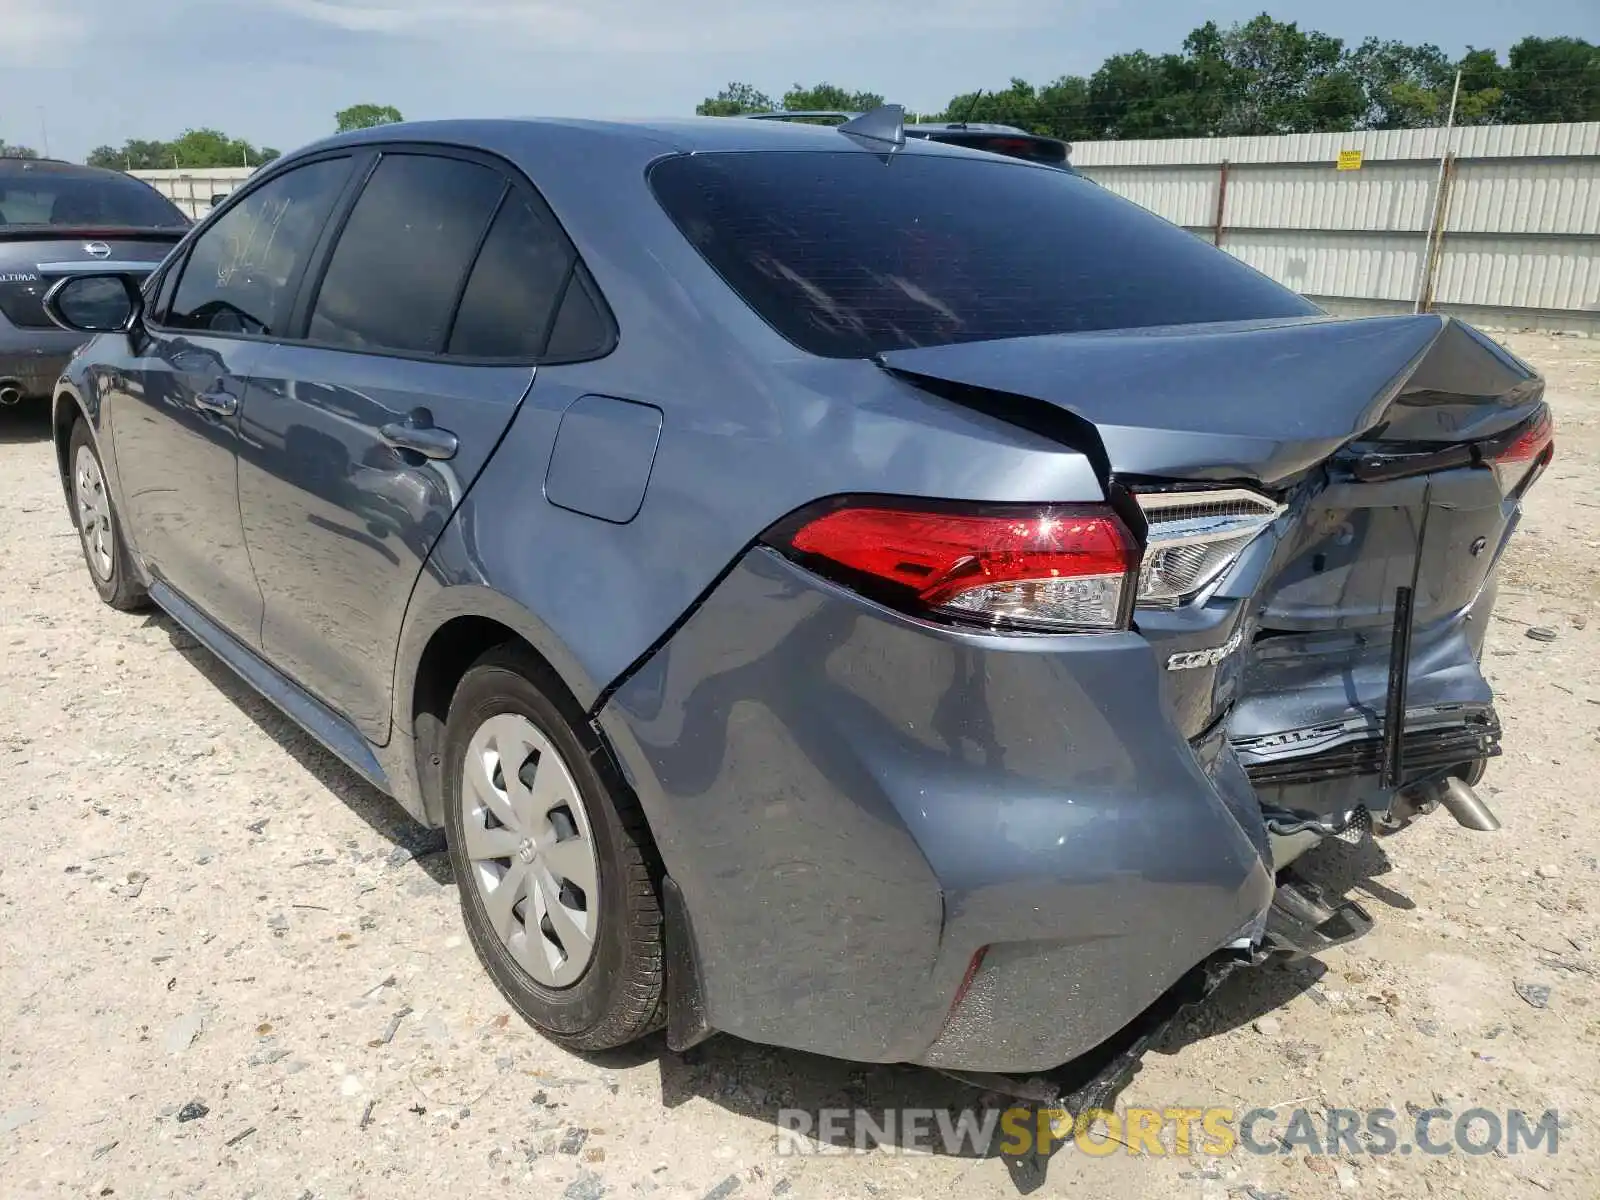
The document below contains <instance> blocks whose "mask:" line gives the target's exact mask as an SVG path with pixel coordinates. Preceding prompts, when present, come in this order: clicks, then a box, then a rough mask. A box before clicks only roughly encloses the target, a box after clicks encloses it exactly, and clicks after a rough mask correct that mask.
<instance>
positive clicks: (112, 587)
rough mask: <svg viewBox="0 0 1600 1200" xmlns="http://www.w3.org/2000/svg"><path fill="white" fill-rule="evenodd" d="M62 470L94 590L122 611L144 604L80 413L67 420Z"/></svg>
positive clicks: (113, 506)
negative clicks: (71, 422)
mask: <svg viewBox="0 0 1600 1200" xmlns="http://www.w3.org/2000/svg"><path fill="white" fill-rule="evenodd" d="M67 470H68V472H69V475H68V479H67V484H68V486H67V492H68V495H70V496H71V498H72V519H73V523H74V524H76V525H77V527H78V541H79V542H80V543H81V544H82V546H83V559H84V562H85V563H86V564H87V565H88V568H89V579H90V581H91V582H92V583H93V584H94V588H95V591H97V592H99V593H100V599H102V600H104V601H105V602H106V603H107V604H109V605H110V606H111V607H112V608H116V609H121V610H122V611H124V612H131V611H133V610H134V609H138V608H142V607H144V606H145V604H146V603H148V600H149V597H148V596H147V595H146V594H145V590H144V588H143V587H141V586H140V584H139V581H138V580H137V578H135V576H134V572H133V563H132V561H131V560H130V559H129V557H128V549H127V543H126V542H125V541H124V540H123V537H122V528H121V526H120V525H119V524H118V521H117V513H116V507H115V505H113V503H112V501H111V489H110V488H108V487H107V486H106V473H105V468H104V467H103V466H102V465H101V463H100V453H99V451H98V450H96V449H95V445H94V439H93V438H91V437H90V436H89V426H88V425H87V424H86V423H85V422H84V421H83V420H81V419H80V420H78V421H77V422H76V423H75V424H74V425H73V426H72V435H71V437H70V438H69V440H68V442H67Z"/></svg>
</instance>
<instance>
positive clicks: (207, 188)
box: [128, 167, 255, 217]
mask: <svg viewBox="0 0 1600 1200" xmlns="http://www.w3.org/2000/svg"><path fill="white" fill-rule="evenodd" d="M254 170H255V168H254V167H207V168H204V169H200V168H196V169H194V170H190V171H184V170H168V171H129V172H128V174H130V175H132V176H133V177H134V178H136V179H142V180H144V181H145V182H146V183H148V184H149V185H150V186H151V187H153V188H155V189H156V191H158V192H160V193H161V194H162V195H163V196H166V197H167V198H168V199H170V200H171V201H172V202H173V203H174V204H176V205H177V206H178V207H179V208H181V209H183V211H184V212H186V213H188V214H189V215H190V216H191V217H203V216H205V215H206V213H208V212H210V211H211V198H212V197H213V196H226V195H227V194H228V193H229V192H231V191H233V189H234V188H236V187H238V186H239V185H240V184H241V183H243V182H244V181H245V180H246V179H249V178H250V176H251V174H252V173H253V172H254Z"/></svg>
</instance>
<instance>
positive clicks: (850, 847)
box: [600, 549, 1273, 1072]
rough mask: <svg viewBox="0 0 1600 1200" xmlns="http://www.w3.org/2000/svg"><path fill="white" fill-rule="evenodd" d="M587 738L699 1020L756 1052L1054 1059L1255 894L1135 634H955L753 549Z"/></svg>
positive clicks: (1238, 806) (1241, 779)
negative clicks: (673, 931)
mask: <svg viewBox="0 0 1600 1200" xmlns="http://www.w3.org/2000/svg"><path fill="white" fill-rule="evenodd" d="M600 723H601V725H602V727H603V729H604V731H605V732H606V734H607V736H608V738H609V739H610V741H611V744H612V746H613V747H614V749H615V751H616V753H617V755H618V757H619V759H620V761H621V764H622V767H623V770H624V772H625V773H626V774H627V776H628V777H629V779H630V782H631V783H632V785H633V786H634V788H635V789H636V791H637V792H638V795H639V797H640V800H641V803H642V804H643V806H644V808H645V811H646V813H647V815H648V816H649V818H650V821H651V826H652V829H653V830H654V832H655V836H656V840H657V843H658V845H659V848H660V851H661V854H662V859H663V862H664V865H665V868H666V870H667V872H668V874H669V875H670V876H671V877H672V878H673V880H674V881H675V882H676V884H677V885H678V887H679V888H680V889H681V892H682V896H683V899H684V904H685V908H686V910H687V915H688V922H689V925H690V927H691V930H692V934H691V936H692V938H693V951H694V953H693V958H694V961H695V963H696V969H697V972H698V975H699V979H698V986H699V991H700V995H701V999H702V1002H703V1005H704V1009H705V1015H706V1019H707V1021H708V1022H709V1024H710V1025H711V1026H712V1027H714V1028H716V1029H720V1030H723V1031H725V1032H729V1033H733V1034H736V1035H739V1036H742V1037H746V1038H750V1039H752V1040H755V1041H760V1042H766V1043H770V1044H776V1045H782V1046H789V1047H794V1048H797V1049H802V1050H809V1051H814V1052H818V1053H823V1054H829V1055H834V1056H838V1057H842V1058H849V1059H855V1060H862V1061H912V1062H923V1063H928V1064H932V1065H938V1066H942V1067H949V1068H956V1069H963V1070H973V1071H997V1072H1028V1071H1038V1070H1044V1069H1048V1068H1050V1067H1053V1066H1056V1065H1058V1064H1060V1063H1062V1062H1065V1061H1067V1060H1070V1059H1072V1058H1074V1057H1076V1056H1077V1055H1079V1054H1082V1053H1084V1052H1085V1051H1087V1050H1089V1049H1091V1048H1092V1047H1094V1046H1095V1045H1097V1044H1098V1043H1100V1042H1101V1041H1103V1040H1104V1039H1105V1038H1107V1037H1108V1036H1110V1035H1111V1034H1112V1033H1114V1032H1115V1031H1116V1030H1117V1029H1119V1028H1121V1027H1122V1026H1123V1025H1125V1024H1126V1023H1127V1022H1128V1021H1130V1020H1131V1019H1133V1018H1134V1017H1135V1016H1137V1015H1138V1014H1139V1013H1140V1012H1142V1011H1143V1010H1144V1009H1145V1008H1146V1007H1147V1006H1148V1005H1149V1004H1151V1003H1152V1002H1153V1001H1154V1000H1156V999H1157V998H1158V997H1159V996H1160V995H1161V994H1162V993H1163V992H1164V991H1165V990H1166V989H1167V988H1168V987H1170V986H1171V985H1172V984H1173V983H1174V981H1176V980H1177V979H1179V978H1180V977H1181V976H1183V975H1184V973H1185V972H1187V971H1188V970H1190V969H1191V968H1192V967H1194V966H1195V964H1197V963H1199V962H1201V961H1202V960H1204V959H1206V958H1208V956H1210V955H1212V954H1213V953H1214V952H1215V951H1217V950H1218V949H1219V948H1221V947H1224V946H1227V945H1229V944H1231V943H1235V942H1239V941H1241V940H1242V941H1245V942H1250V941H1254V940H1256V939H1258V938H1259V937H1260V935H1261V932H1262V928H1263V923H1264V918H1265V914H1266V911H1267V909H1268V906H1269V905H1270V903H1271V899H1272V893H1273V879H1272V874H1271V870H1270V867H1269V865H1268V863H1269V861H1270V851H1269V850H1268V848H1267V839H1266V834H1265V830H1264V828H1263V826H1262V821H1261V814H1260V810H1259V807H1258V805H1257V802H1256V799H1255V796H1254V794H1253V792H1252V791H1251V788H1250V785H1249V781H1248V780H1247V778H1246V777H1245V774H1244V771H1243V769H1242V768H1241V767H1240V765H1239V763H1238V760H1237V758H1236V756H1235V755H1234V752H1233V750H1232V748H1231V747H1230V746H1229V745H1228V743H1227V741H1226V738H1225V737H1224V736H1223V734H1222V732H1221V731H1220V729H1213V730H1212V731H1210V732H1209V733H1208V734H1207V735H1205V736H1203V737H1201V738H1200V739H1198V740H1197V742H1196V744H1194V745H1191V744H1190V743H1189V742H1188V741H1186V740H1185V739H1184V737H1183V736H1182V735H1181V734H1180V733H1179V731H1178V729H1177V727H1176V726H1175V725H1174V723H1173V720H1172V718H1171V716H1170V714H1169V711H1168V708H1167V706H1166V705H1165V703H1164V702H1163V696H1162V686H1161V680H1160V677H1159V665H1158V663H1157V661H1156V657H1155V655H1154V654H1153V653H1152V651H1151V648H1150V646H1149V644H1148V643H1147V642H1145V641H1144V639H1142V638H1140V637H1139V636H1137V635H1135V634H1113V635H1093V636H1066V637H1029V638H1018V637H1003V636H983V635H974V634H972V633H957V632H953V631H950V630H946V629H940V628H936V627H933V626H929V625H925V624H922V623H919V622H916V621H913V620H910V619H908V618H905V617H903V616H900V615H898V614H894V613H890V612H888V611H886V610H883V609H880V608H878V607H876V606H874V605H871V604H869V603H867V602H864V601H862V600H861V599H859V598H858V597H856V596H854V595H851V594H849V593H846V592H844V591H842V590H840V589H838V588H835V587H833V586H832V585H830V584H828V583H826V582H824V581H822V580H819V579H817V578H816V577H814V576H812V575H810V574H809V573H807V572H805V571H803V570H801V569H799V568H797V567H795V566H793V565H792V564H790V563H788V562H787V561H785V560H783V559H782V558H780V557H778V556H777V555H775V554H772V553H771V552H768V551H766V550H761V549H756V550H752V551H751V552H750V553H749V554H747V555H746V556H745V558H744V559H743V560H742V561H741V562H740V563H739V564H738V565H737V566H736V567H735V568H734V570H733V571H732V572H731V573H730V574H729V575H728V576H727V577H726V578H725V579H724V580H723V581H722V583H721V584H719V585H718V587H717V588H716V589H715V590H714V592H713V593H712V594H711V595H710V596H709V597H708V598H707V599H706V600H705V601H704V602H703V604H702V605H701V606H700V607H699V608H698V609H697V610H696V611H695V613H694V614H693V615H692V616H691V617H690V618H689V620H688V621H687V622H685V624H684V625H683V626H682V627H681V628H680V629H678V630H677V631H676V632H675V633H674V634H673V635H672V637H671V638H670V639H669V640H668V641H667V643H666V644H665V645H664V646H662V647H661V648H660V649H659V650H658V651H657V652H656V653H655V654H654V655H653V656H652V657H651V658H650V659H649V660H647V661H646V662H645V663H644V664H643V665H642V666H641V667H640V668H639V669H638V670H637V671H636V672H635V673H634V674H633V675H632V676H631V677H630V678H629V679H628V680H627V682H626V683H625V684H624V685H623V686H622V687H621V688H620V689H619V690H618V691H617V692H616V693H615V694H614V695H613V696H612V697H611V698H610V700H609V702H608V703H607V704H606V706H605V708H604V709H603V710H602V712H601V714H600ZM980 954H981V957H979V956H980ZM958 996H959V997H960V1003H959V1004H957V1003H956V1001H957V998H958Z"/></svg>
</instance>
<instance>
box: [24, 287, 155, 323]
mask: <svg viewBox="0 0 1600 1200" xmlns="http://www.w3.org/2000/svg"><path fill="white" fill-rule="evenodd" d="M44 311H45V315H46V316H48V317H49V318H50V319H51V320H52V321H54V322H55V323H56V324H57V325H59V326H61V328H63V329H67V330H70V331H72V332H74V333H127V332H130V331H131V330H132V329H133V327H134V326H135V325H137V324H138V322H139V318H140V317H142V316H143V315H144V295H143V293H141V292H140V290H139V281H137V280H135V279H133V278H132V277H130V276H127V275H69V276H67V277H66V278H65V279H63V280H62V281H61V282H60V283H58V284H56V285H55V286H54V287H52V288H51V289H50V290H49V291H48V292H46V293H45V296H44Z"/></svg>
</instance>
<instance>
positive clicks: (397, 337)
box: [239, 151, 572, 744]
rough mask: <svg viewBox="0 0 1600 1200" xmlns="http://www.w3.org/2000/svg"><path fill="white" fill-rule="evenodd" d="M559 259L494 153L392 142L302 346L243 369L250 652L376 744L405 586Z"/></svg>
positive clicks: (473, 465) (535, 322)
mask: <svg viewBox="0 0 1600 1200" xmlns="http://www.w3.org/2000/svg"><path fill="white" fill-rule="evenodd" d="M571 269H572V256H571V252H570V249H569V248H568V246H567V244H566V242H565V239H564V238H563V237H562V236H561V234H560V232H559V230H556V229H555V228H554V227H553V224H552V223H550V222H549V221H548V220H547V218H546V217H545V215H544V213H543V209H542V206H540V205H539V204H538V201H537V198H536V197H534V196H533V195H532V194H531V192H527V191H524V190H523V189H522V188H521V187H520V186H517V187H513V186H512V185H511V184H510V182H509V181H508V179H507V178H506V176H505V175H504V174H503V173H502V172H501V171H500V170H499V169H497V168H496V167H493V166H491V165H488V164H486V163H484V162H481V161H478V160H476V159H473V158H471V157H468V156H462V157H451V156H449V155H448V154H434V153H430V154H423V153H417V152H410V151H388V152H385V153H383V155H382V157H381V158H380V159H379V161H378V164H377V167H376V168H375V169H374V171H373V172H372V174H371V176H370V178H369V179H368V181H367V183H366V184H365V186H364V188H363V190H362V192H361V195H360V196H359V198H358V199H357V200H356V203H355V206H354V208H353V209H351V212H350V217H349V219H348V221H347V222H346V223H345V225H344V228H343V231H342V233H341V234H340V237H339V241H338V243H337V245H335V246H334V247H333V249H332V251H331V255H330V257H329V259H328V265H327V269H326V271H325V272H324V275H323V279H322V282H321V284H320V287H319V289H318V291H317V294H316V296H315V297H314V298H312V297H308V298H307V299H306V301H305V302H304V306H305V308H306V312H305V314H304V315H303V317H302V318H301V324H302V325H303V326H304V328H305V330H306V334H305V339H306V340H305V341H304V342H303V343H301V344H291V345H282V346H276V347H274V348H273V350H272V351H271V353H270V354H269V355H268V356H267V358H266V359H265V360H264V361H263V362H261V363H260V364H259V365H258V366H257V368H256V370H255V373H254V378H253V379H252V380H251V385H250V391H249V394H248V395H247V397H246V399H245V404H244V418H243V446H242V448H241V452H240V468H239V469H240V478H239V488H240V503H241V507H242V510H243V519H244V529H245V538H246V541H247V544H248V546H249V550H250V556H251V560H252V562H253V563H254V565H255V571H256V577H257V578H258V579H259V581H260V584H261V590H262V594H263V597H264V599H265V614H264V619H263V624H262V639H261V645H262V652H263V653H264V654H265V656H266V657H267V658H268V659H269V660H270V661H271V662H272V663H273V664H274V665H276V666H277V667H278V668H279V669H280V670H282V671H284V672H285V673H286V674H288V675H289V676H291V677H292V678H294V679H295V680H297V681H298V682H299V683H300V684H302V685H303V686H304V687H306V688H307V689H308V690H310V691H311V692H312V693H313V694H315V695H316V696H317V697H318V698H319V699H321V700H322V701H323V702H324V703H326V704H328V705H329V706H330V707H331V708H333V709H334V710H335V711H337V712H339V713H341V714H343V715H344V716H346V717H348V718H349V719H350V720H351V722H352V723H354V724H355V725H356V727H357V728H358V729H360V731H361V732H362V733H363V734H364V735H365V736H366V737H368V738H369V739H371V740H372V741H373V742H375V743H379V744H382V743H384V742H386V741H387V739H388V736H389V706H390V695H391V688H392V685H393V675H394V656H395V647H396V644H397V643H398V640H399V636H400V625H401V621H402V619H403V618H404V616H405V610H406V604H407V602H408V601H409V599H410V596H411V590H412V587H413V585H414V584H415V583H416V580H417V576H418V575H419V574H420V573H421V570H422V565H423V563H424V562H425V561H426V559H427V556H428V554H429V552H430V551H431V549H432V547H433V544H434V541H435V540H436V539H437V538H438V536H439V534H440V533H441V532H442V531H443V529H444V527H445V525H446V523H447V522H448V521H449V520H450V517H451V515H452V514H453V513H454V511H455V509H456V506H457V505H458V504H459V503H460V502H461V497H462V495H463V493H464V492H465V491H466V489H467V488H469V487H471V486H472V482H473V480H474V479H475V478H476V477H477V475H478V472H479V471H480V470H481V469H482V468H483V466H484V464H485V463H486V462H487V461H488V458H489V455H490V453H491V452H492V451H493V449H494V447H495V446H496V444H497V443H498V442H499V440H500V437H501V435H502V434H503V433H504V431H505V429H506V426H507V425H508V424H509V423H510V422H511V419H512V417H513V416H514V415H515V413H516V410H517V406H518V405H519V404H520V403H521V401H522V398H523V396H524V395H525V394H526V393H527V391H528V388H529V386H530V385H531V384H532V382H533V375H534V366H533V364H534V362H535V361H536V359H537V357H538V354H539V352H540V350H541V349H542V348H543V346H544V343H545V339H546V337H547V334H548V326H549V324H550V323H551V322H550V318H551V314H552V313H553V311H554V306H555V303H556V300H557V299H558V297H559V295H560V290H561V288H562V287H564V286H565V282H566V279H567V277H568V275H569V274H570V272H571Z"/></svg>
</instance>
